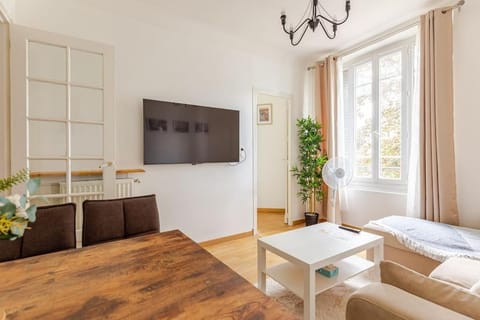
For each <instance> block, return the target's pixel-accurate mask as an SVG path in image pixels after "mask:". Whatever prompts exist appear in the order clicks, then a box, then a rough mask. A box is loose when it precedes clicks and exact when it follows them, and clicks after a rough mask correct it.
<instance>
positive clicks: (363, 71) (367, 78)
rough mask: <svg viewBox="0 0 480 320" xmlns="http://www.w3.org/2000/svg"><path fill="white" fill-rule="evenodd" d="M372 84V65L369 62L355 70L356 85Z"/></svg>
mask: <svg viewBox="0 0 480 320" xmlns="http://www.w3.org/2000/svg"><path fill="white" fill-rule="evenodd" d="M369 83H372V63H371V62H367V63H364V64H361V65H359V66H357V67H356V68H355V85H356V86H361V85H364V84H369Z"/></svg>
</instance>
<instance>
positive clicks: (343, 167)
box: [322, 158, 353, 212]
mask: <svg viewBox="0 0 480 320" xmlns="http://www.w3.org/2000/svg"><path fill="white" fill-rule="evenodd" d="M352 178H353V171H352V166H351V165H350V163H349V162H348V161H347V160H345V159H343V158H332V159H330V160H328V161H327V163H325V165H324V166H323V169H322V179H323V181H324V182H325V183H326V184H327V186H329V187H330V188H331V189H332V190H333V197H332V199H331V201H332V207H333V212H335V206H336V201H335V197H336V195H337V190H338V189H341V188H344V187H346V186H348V184H349V183H350V182H351V181H352Z"/></svg>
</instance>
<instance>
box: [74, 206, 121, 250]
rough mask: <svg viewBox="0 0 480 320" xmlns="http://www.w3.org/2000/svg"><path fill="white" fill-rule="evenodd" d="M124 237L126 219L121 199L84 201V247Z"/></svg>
mask: <svg viewBox="0 0 480 320" xmlns="http://www.w3.org/2000/svg"><path fill="white" fill-rule="evenodd" d="M124 237H125V220H124V214H123V201H122V200H121V199H114V200H85V201H84V202H83V230H82V247H87V246H91V245H94V244H98V243H102V242H107V241H113V240H119V239H123V238H124Z"/></svg>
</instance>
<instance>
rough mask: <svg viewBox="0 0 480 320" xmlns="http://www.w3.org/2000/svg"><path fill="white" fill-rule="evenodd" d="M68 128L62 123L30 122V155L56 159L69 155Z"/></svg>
mask: <svg viewBox="0 0 480 320" xmlns="http://www.w3.org/2000/svg"><path fill="white" fill-rule="evenodd" d="M66 141H67V126H66V124H65V123H61V122H49V121H48V122H47V121H36V120H30V121H29V141H28V144H29V151H30V152H29V155H30V156H37V157H56V156H59V157H61V156H66V155H67V142H66Z"/></svg>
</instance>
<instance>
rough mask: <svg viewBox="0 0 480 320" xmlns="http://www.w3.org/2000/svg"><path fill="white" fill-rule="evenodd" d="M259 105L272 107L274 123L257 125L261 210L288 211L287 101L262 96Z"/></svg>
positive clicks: (285, 99)
mask: <svg viewBox="0 0 480 320" xmlns="http://www.w3.org/2000/svg"><path fill="white" fill-rule="evenodd" d="M257 103H258V104H271V105H272V124H259V125H257V161H258V162H257V165H258V171H257V172H258V173H257V179H258V180H257V183H258V195H257V197H258V198H257V200H258V207H259V208H279V209H287V207H286V205H287V176H288V174H289V168H288V164H287V157H288V156H287V139H286V137H287V124H288V122H287V112H288V99H287V98H283V97H277V96H271V95H266V94H259V95H258V97H257ZM255 116H256V115H255Z"/></svg>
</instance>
